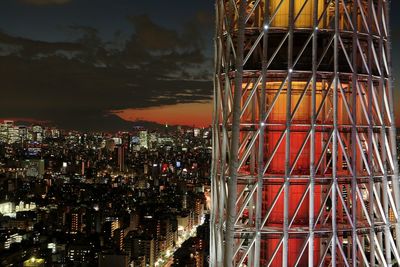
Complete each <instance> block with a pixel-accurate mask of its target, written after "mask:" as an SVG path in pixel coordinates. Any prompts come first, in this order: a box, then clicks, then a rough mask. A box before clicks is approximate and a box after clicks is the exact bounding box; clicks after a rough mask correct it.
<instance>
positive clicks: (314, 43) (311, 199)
mask: <svg viewBox="0 0 400 267" xmlns="http://www.w3.org/2000/svg"><path fill="white" fill-rule="evenodd" d="M309 1H311V0H309ZM317 36H318V0H313V40H312V92H311V136H310V184H309V186H310V192H309V205H308V209H309V215H308V216H309V218H308V231H309V239H308V267H314V209H315V204H314V202H315V196H314V191H315V175H316V174H315V142H316V139H315V131H316V130H315V126H316V120H317V118H316V116H317V115H316V109H317V62H318V61H317V60H318V42H317Z"/></svg>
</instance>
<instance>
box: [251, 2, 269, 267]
mask: <svg viewBox="0 0 400 267" xmlns="http://www.w3.org/2000/svg"><path fill="white" fill-rule="evenodd" d="M265 6H266V7H265V11H264V21H263V23H264V25H263V31H264V36H263V48H262V51H263V52H262V61H261V64H262V66H261V67H262V70H261V76H262V79H261V83H262V84H261V92H260V101H259V102H260V112H259V116H260V118H259V128H260V133H259V137H258V166H257V167H258V169H257V179H258V180H257V195H256V197H257V201H256V233H255V234H256V237H255V238H256V243H255V245H254V246H255V249H254V258H255V259H256V260H255V262H254V267H259V266H260V250H261V224H262V219H263V217H262V197H263V183H264V180H263V178H264V172H263V170H264V143H265V142H264V138H265V122H264V118H265V115H266V114H265V113H266V110H265V108H266V107H265V106H266V104H265V102H266V98H265V94H266V87H267V64H268V29H269V24H270V20H269V9H268V8H267V7H269V0H266V1H265Z"/></svg>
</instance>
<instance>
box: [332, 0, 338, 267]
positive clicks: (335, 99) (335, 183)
mask: <svg viewBox="0 0 400 267" xmlns="http://www.w3.org/2000/svg"><path fill="white" fill-rule="evenodd" d="M339 34H340V30H339V0H335V37H334V38H335V39H334V78H333V79H334V82H333V140H332V247H331V248H332V249H331V255H332V266H333V267H336V262H337V259H336V241H337V238H338V237H337V214H336V212H337V210H336V208H337V205H336V202H337V196H336V189H337V187H338V181H337V160H338V134H339V130H338V89H339Z"/></svg>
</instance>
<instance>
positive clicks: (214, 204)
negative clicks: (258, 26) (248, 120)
mask: <svg viewBox="0 0 400 267" xmlns="http://www.w3.org/2000/svg"><path fill="white" fill-rule="evenodd" d="M219 10H220V9H219V8H218V3H216V4H215V37H214V54H215V57H214V70H215V74H214V75H215V76H214V80H213V83H214V90H213V98H214V99H220V97H218V92H219V90H220V88H219V87H220V86H219V82H220V81H219V74H220V71H219V69H220V64H219V57H220V51H219V50H220V49H219V47H220V45H219V42H220V41H221V40H220V36H219V34H218V33H219V31H220V29H219V27H220V24H219V17H220V16H219ZM218 106H219V103H218V101H213V121H212V124H213V131H212V165H211V171H210V173H211V175H212V177H211V197H212V199H211V214H210V223H211V225H210V266H211V267H215V265H214V263H215V262H216V255H217V252H216V248H217V240H218V239H217V234H218V229H217V228H216V226H217V220H216V216H217V211H218V204H219V202H218V200H219V198H218V194H217V192H218V183H217V179H218V171H217V168H218V160H219V157H218V150H219V145H218V142H219V138H218V136H219V114H218Z"/></svg>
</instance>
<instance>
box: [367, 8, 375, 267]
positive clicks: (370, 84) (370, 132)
mask: <svg viewBox="0 0 400 267" xmlns="http://www.w3.org/2000/svg"><path fill="white" fill-rule="evenodd" d="M372 8H373V3H372V0H368V10H371V9H372ZM372 23H373V17H372V16H369V24H370V25H373V24H372ZM372 46H373V42H372V31H369V34H368V65H369V66H372V56H373V54H372ZM368 90H369V93H368V165H369V166H371V172H370V174H369V177H368V185H369V214H368V215H369V217H370V220H371V225H370V229H369V243H370V245H369V247H370V258H369V261H370V264H371V267H374V266H375V215H374V202H375V198H374V189H375V184H374V183H375V182H374V173H373V172H374V167H373V165H372V162H373V158H372V157H373V147H372V145H373V144H372V138H375V137H374V132H373V125H372V105H373V102H372V93H373V92H372V90H375V89H374V84H373V82H372V71H370V72H369V73H368Z"/></svg>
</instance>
